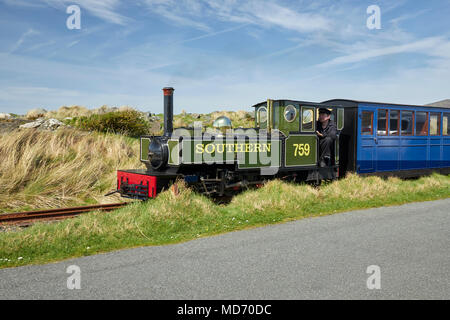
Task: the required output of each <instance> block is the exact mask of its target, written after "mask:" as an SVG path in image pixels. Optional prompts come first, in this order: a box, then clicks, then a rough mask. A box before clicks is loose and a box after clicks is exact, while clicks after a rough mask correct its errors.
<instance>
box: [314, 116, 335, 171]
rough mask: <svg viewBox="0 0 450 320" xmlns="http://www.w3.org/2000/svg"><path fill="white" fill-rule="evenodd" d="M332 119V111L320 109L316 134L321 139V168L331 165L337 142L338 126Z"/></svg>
mask: <svg viewBox="0 0 450 320" xmlns="http://www.w3.org/2000/svg"><path fill="white" fill-rule="evenodd" d="M330 118H331V111H330V110H328V109H326V108H320V109H319V120H318V121H317V125H316V129H317V131H316V134H317V136H318V137H319V167H321V168H323V167H327V166H330V165H331V151H332V147H333V144H334V141H335V140H336V124H335V123H334V121H333V120H331V119H330Z"/></svg>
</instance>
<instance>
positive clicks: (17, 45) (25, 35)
mask: <svg viewBox="0 0 450 320" xmlns="http://www.w3.org/2000/svg"><path fill="white" fill-rule="evenodd" d="M38 34H39V32H38V31H36V30H34V29H28V31H26V32H25V33H23V34H22V35H21V36H20V38H19V40H17V42H16V43H15V44H14V45H13V46H12V48H11V49H10V50H9V53H13V52H14V51H16V50H17V49H19V48H20V46H21V45H22V44H23V43H24V41H25V40H26V39H27V38H29V37H32V36H34V35H38Z"/></svg>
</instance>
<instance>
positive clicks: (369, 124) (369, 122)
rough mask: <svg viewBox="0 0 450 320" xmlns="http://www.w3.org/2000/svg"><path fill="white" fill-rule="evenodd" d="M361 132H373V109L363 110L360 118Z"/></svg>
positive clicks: (368, 133) (363, 133)
mask: <svg viewBox="0 0 450 320" xmlns="http://www.w3.org/2000/svg"><path fill="white" fill-rule="evenodd" d="M361 134H362V135H372V134H373V111H363V112H362V120H361Z"/></svg>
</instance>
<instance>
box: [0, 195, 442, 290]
mask: <svg viewBox="0 0 450 320" xmlns="http://www.w3.org/2000/svg"><path fill="white" fill-rule="evenodd" d="M70 265H77V266H79V267H80V270H81V278H80V279H81V281H80V284H81V289H80V290H76V289H74V290H69V289H68V288H67V278H68V277H69V276H70V274H68V273H66V269H67V267H68V266H70ZM371 265H376V266H378V267H379V268H380V269H379V270H380V278H379V279H380V285H381V289H368V287H367V279H368V278H369V277H374V276H375V275H376V274H374V275H372V274H368V273H366V271H367V268H368V267H369V266H371ZM371 283H376V282H371ZM0 298H1V299H17V298H18V299H128V298H133V299H360V298H361V299H391V298H393V299H450V199H446V200H440V201H433V202H425V203H413V204H408V205H404V206H398V207H388V208H378V209H370V210H361V211H354V212H348V213H341V214H335V215H332V216H326V217H318V218H309V219H303V220H299V221H294V222H290V223H285V224H279V225H273V226H268V227H263V228H257V229H251V230H245V231H239V232H232V233H228V234H224V235H220V236H216V237H210V238H202V239H198V240H195V241H190V242H187V243H183V244H178V245H171V246H161V247H145V248H137V249H130V250H122V251H116V252H112V253H108V254H102V255H97V256H90V257H84V258H80V259H73V260H68V261H64V262H60V263H56V264H49V265H43V266H28V267H20V268H15V269H4V270H0Z"/></svg>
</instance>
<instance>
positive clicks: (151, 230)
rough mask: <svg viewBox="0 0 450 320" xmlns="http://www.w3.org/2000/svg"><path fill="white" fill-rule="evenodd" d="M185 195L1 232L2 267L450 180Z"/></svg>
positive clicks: (302, 213) (193, 233)
mask: <svg viewBox="0 0 450 320" xmlns="http://www.w3.org/2000/svg"><path fill="white" fill-rule="evenodd" d="M179 190H180V193H179V194H178V195H174V194H173V193H172V192H171V191H166V192H163V193H161V194H160V195H159V197H158V198H157V199H155V200H152V201H149V202H146V203H134V204H131V205H129V206H127V207H125V208H122V209H119V210H117V211H114V212H111V213H99V212H94V213H90V214H86V215H82V216H79V217H77V218H74V219H71V220H65V221H62V222H58V223H54V224H36V225H34V226H32V227H30V228H28V229H24V230H20V231H17V232H3V233H0V268H5V267H14V266H20V265H26V264H38V263H46V262H51V261H58V260H62V259H67V258H73V257H80V256H86V255H92V254H96V253H101V252H107V251H111V250H116V249H123V248H130V247H137V246H146V245H162V244H171V243H178V242H183V241H187V240H191V239H195V238H198V237H203V236H210V235H215V234H220V233H224V232H229V231H235V230H242V229H245V228H250V227H255V226H262V225H268V224H274V223H280V222H285V221H290V220H296V219H301V218H304V217H312V216H321V215H327V214H332V213H336V212H342V211H348V210H355V209H361V208H371V207H380V206H386V205H398V204H403V203H407V202H413V201H426V200H435V199H442V198H447V197H449V196H450V176H442V175H437V174H435V175H432V176H429V177H423V178H421V179H418V180H406V181H405V180H400V179H397V178H389V179H387V180H383V179H381V178H378V177H369V178H363V177H359V176H356V175H349V176H348V177H347V178H345V179H342V180H339V181H336V182H333V183H330V184H328V185H324V186H322V187H321V188H320V189H315V188H312V187H310V186H307V185H295V184H290V183H285V182H281V181H277V180H276V181H271V182H269V183H268V184H266V185H265V186H264V187H262V188H260V189H258V190H249V191H247V192H245V193H242V194H240V195H238V196H236V197H235V198H234V199H233V200H232V202H231V203H230V204H228V205H216V204H214V203H213V202H212V201H210V200H209V199H207V198H205V197H203V196H201V195H198V194H195V193H193V192H192V191H191V190H190V189H187V188H186V187H184V186H183V185H182V184H181V185H180V187H179Z"/></svg>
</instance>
